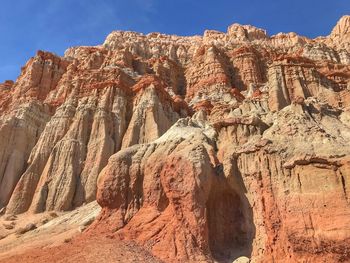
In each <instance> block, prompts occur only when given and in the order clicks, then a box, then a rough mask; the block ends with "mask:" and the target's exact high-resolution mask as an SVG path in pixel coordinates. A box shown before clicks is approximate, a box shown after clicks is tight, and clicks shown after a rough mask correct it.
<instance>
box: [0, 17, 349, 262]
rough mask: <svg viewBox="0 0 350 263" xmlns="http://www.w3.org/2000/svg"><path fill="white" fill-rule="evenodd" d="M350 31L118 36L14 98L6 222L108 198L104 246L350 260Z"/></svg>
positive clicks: (41, 75)
mask: <svg viewBox="0 0 350 263" xmlns="http://www.w3.org/2000/svg"><path fill="white" fill-rule="evenodd" d="M349 32H350V17H349V16H345V17H343V18H341V20H340V21H339V22H338V24H337V25H336V26H335V28H334V29H333V31H332V32H331V33H330V35H329V36H327V37H319V38H316V39H308V38H306V37H302V36H298V35H297V34H295V33H288V34H283V33H280V34H277V35H275V36H269V35H268V34H267V33H266V31H265V30H262V29H259V28H255V27H253V26H242V25H238V24H234V25H232V26H230V27H229V28H228V30H227V33H223V32H218V31H213V30H208V31H205V33H204V35H203V36H194V37H179V36H169V35H163V34H160V33H151V34H148V35H143V34H139V33H135V32H121V31H115V32H112V33H111V34H110V35H109V36H108V37H107V39H106V40H105V42H104V43H103V44H102V45H100V46H95V47H84V46H83V47H73V48H70V49H68V50H67V51H66V52H65V55H64V56H63V57H59V56H57V55H54V54H52V53H49V52H44V51H39V52H38V53H37V54H36V55H35V56H34V57H33V58H31V59H30V60H29V61H28V62H27V64H26V65H25V66H24V67H23V68H22V72H21V75H20V76H19V77H18V79H17V80H16V81H15V82H12V81H6V82H5V83H3V84H0V110H1V114H0V209H1V208H3V210H4V211H5V213H6V215H16V214H21V213H28V214H31V213H41V212H45V211H52V210H55V211H68V210H72V209H75V208H77V207H79V206H81V205H83V204H86V203H89V202H91V201H94V200H96V199H97V202H98V203H99V205H100V206H101V207H102V211H101V213H100V215H99V217H98V219H97V220H96V221H95V222H94V223H93V225H92V226H91V227H90V228H89V230H88V232H89V233H95V234H108V235H112V236H114V237H115V238H118V239H121V240H131V241H135V242H136V243H137V244H138V245H141V246H143V247H144V248H146V249H147V250H149V251H150V252H151V253H152V254H153V255H155V256H156V257H158V258H160V259H161V260H164V261H165V262H212V261H217V262H232V261H234V260H244V259H246V260H248V259H251V260H252V262H282V261H283V262H349V261H350V228H349V226H350V205H349V204H350V143H349V141H350V34H349Z"/></svg>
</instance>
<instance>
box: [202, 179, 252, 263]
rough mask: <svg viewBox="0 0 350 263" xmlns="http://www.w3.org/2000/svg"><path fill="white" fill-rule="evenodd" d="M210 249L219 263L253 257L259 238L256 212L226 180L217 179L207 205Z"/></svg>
mask: <svg viewBox="0 0 350 263" xmlns="http://www.w3.org/2000/svg"><path fill="white" fill-rule="evenodd" d="M207 219H208V230H209V246H210V251H211V254H212V256H213V258H214V259H215V260H216V261H217V262H221V263H225V262H232V261H233V260H235V259H237V258H239V257H247V258H250V257H251V252H252V242H253V239H254V237H255V226H254V223H253V213H252V208H251V206H250V205H249V202H248V200H247V198H246V197H245V195H244V192H242V193H238V192H237V191H235V190H234V189H233V188H231V187H230V185H229V184H228V182H227V180H226V179H225V178H223V177H221V176H220V177H216V179H215V180H214V182H213V187H212V190H211V193H210V196H209V199H208V202H207Z"/></svg>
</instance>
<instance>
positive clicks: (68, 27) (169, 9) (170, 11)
mask: <svg viewBox="0 0 350 263" xmlns="http://www.w3.org/2000/svg"><path fill="white" fill-rule="evenodd" d="M346 14H350V0H231V1H229V0H226V1H224V0H214V1H209V0H202V1H200V0H191V1H190V0H172V1H171V0H126V1H125V0H2V1H1V9H0V35H1V40H0V82H2V81H4V80H6V79H13V80H14V79H16V78H17V76H18V74H19V72H20V67H21V66H23V65H24V64H25V62H26V61H27V60H28V59H29V58H30V57H32V56H33V55H34V54H35V52H36V50H38V49H41V50H48V51H52V52H55V53H57V54H59V55H63V52H64V50H66V49H67V48H68V47H70V46H77V45H96V44H100V43H102V42H103V40H104V39H105V37H106V36H107V35H108V33H109V32H111V31H112V30H133V31H138V32H143V33H149V32H162V33H170V34H178V35H193V34H202V33H203V31H204V30H205V29H215V30H220V31H226V29H227V27H228V26H229V25H230V24H233V23H240V24H252V25H255V26H257V27H262V28H265V29H266V30H267V31H268V33H269V34H270V35H272V34H276V33H278V32H290V31H294V32H297V33H299V34H301V35H306V36H309V37H315V36H318V35H327V34H328V33H329V32H330V31H331V29H332V28H333V26H334V25H335V23H336V22H337V20H338V19H339V18H340V17H341V16H342V15H346Z"/></svg>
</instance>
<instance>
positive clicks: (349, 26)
mask: <svg viewBox="0 0 350 263" xmlns="http://www.w3.org/2000/svg"><path fill="white" fill-rule="evenodd" d="M349 33H350V16H349V15H346V16H343V17H342V18H340V20H339V21H338V23H337V24H336V26H335V27H334V28H333V30H332V33H331V36H332V37H342V36H344V35H346V34H349Z"/></svg>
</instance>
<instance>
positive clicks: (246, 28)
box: [227, 23, 268, 41]
mask: <svg viewBox="0 0 350 263" xmlns="http://www.w3.org/2000/svg"><path fill="white" fill-rule="evenodd" d="M227 33H228V34H229V35H230V36H233V37H235V38H238V39H242V40H250V41H251V40H256V39H263V38H267V37H268V36H267V32H266V30H264V29H261V28H257V27H254V26H251V25H240V24H237V23H235V24H233V25H231V26H229V27H228V29H227Z"/></svg>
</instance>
